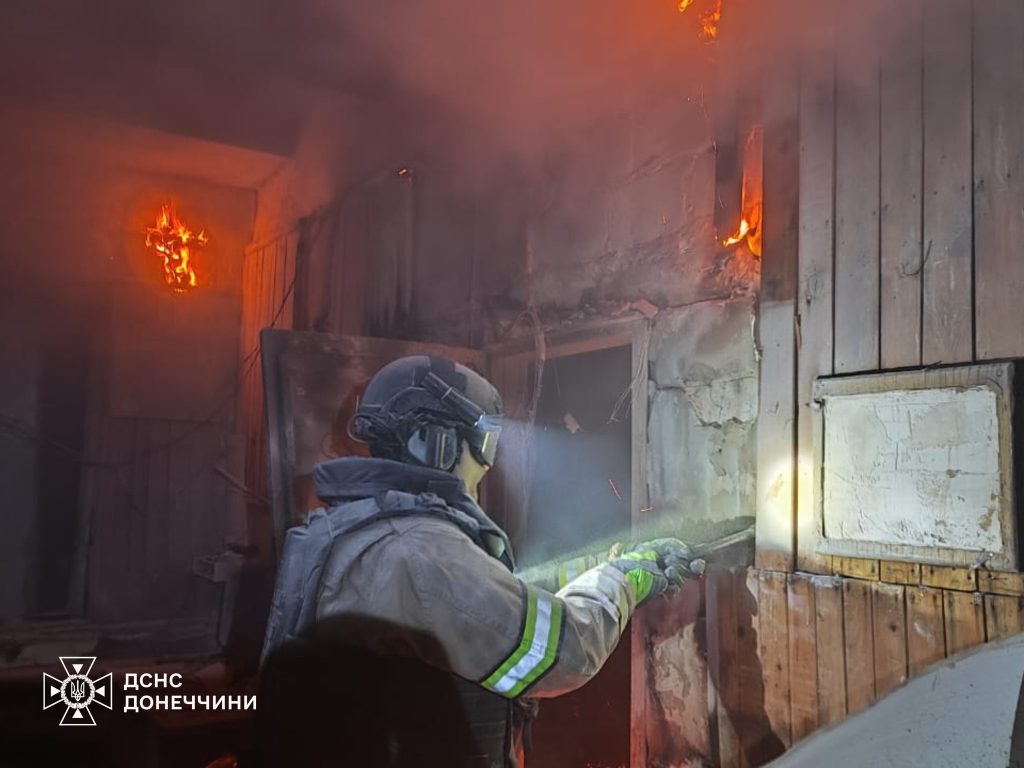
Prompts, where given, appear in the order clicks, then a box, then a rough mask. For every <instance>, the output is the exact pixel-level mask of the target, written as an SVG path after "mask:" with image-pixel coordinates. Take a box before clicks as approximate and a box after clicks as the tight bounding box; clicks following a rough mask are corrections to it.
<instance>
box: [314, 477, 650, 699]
mask: <svg viewBox="0 0 1024 768" xmlns="http://www.w3.org/2000/svg"><path fill="white" fill-rule="evenodd" d="M435 475H436V476H437V477H433V476H435ZM453 479H454V478H453V476H452V475H450V474H448V473H445V472H440V471H434V470H427V469H421V468H412V467H409V466H408V465H403V464H397V465H396V464H394V463H393V462H387V461H383V460H378V459H359V458H347V459H338V460H335V461H333V462H328V463H326V464H322V465H320V466H319V467H318V468H317V472H316V484H317V494H318V496H319V497H320V498H321V499H322V500H323V501H325V502H328V503H336V502H338V501H344V500H346V499H350V498H351V493H352V492H353V491H352V489H353V488H359V489H360V493H375V494H380V493H386V492H387V491H388V490H405V491H407V492H411V493H419V492H420V491H421V489H425V488H426V485H425V483H426V482H429V481H431V480H432V481H433V483H434V485H433V486H432V487H433V489H434V490H435V491H441V492H442V494H443V496H442V499H443V501H444V502H445V503H446V505H447V506H450V507H454V508H455V509H457V510H462V511H466V512H467V516H469V517H471V518H472V519H475V520H477V521H484V520H486V521H487V523H490V521H489V520H487V518H486V516H485V515H484V514H483V512H482V511H480V508H479V507H478V506H477V505H476V504H475V502H473V500H472V499H471V498H470V497H469V496H468V495H466V493H465V492H464V491H463V490H462V487H461V483H459V482H458V481H457V480H456V481H455V483H454V484H451V481H452V480H453ZM403 486H404V487H403ZM385 511H386V510H385ZM498 530H499V529H497V526H495V525H494V524H493V523H490V525H487V524H486V523H484V524H483V525H481V531H482V534H483V536H482V538H480V539H478V541H477V542H475V541H474V538H473V536H472V533H473V532H472V531H467V530H466V529H465V528H463V527H460V526H458V525H455V524H453V523H452V522H451V520H450V519H448V518H446V517H442V516H440V515H431V514H429V512H428V513H426V514H422V513H421V514H410V515H396V516H385V517H382V518H381V519H380V520H378V521H376V522H373V523H371V524H369V525H367V526H365V527H363V528H361V529H359V530H357V531H353V532H352V533H350V534H348V535H345V536H341V537H339V538H338V539H337V540H336V541H335V543H334V546H333V549H332V551H331V554H330V556H329V558H328V560H327V563H326V565H325V567H324V571H323V575H322V577H321V580H320V585H321V586H320V594H319V598H318V600H317V607H316V616H317V619H318V620H321V621H322V620H324V619H327V618H330V617H336V616H339V615H345V614H347V615H350V616H361V617H366V618H372V619H373V620H374V622H373V623H375V624H376V625H378V626H383V627H389V628H393V629H392V630H389V631H388V632H387V633H386V634H387V636H378V637H372V638H364V642H368V643H371V644H372V645H373V646H375V647H377V648H381V647H386V648H389V649H390V650H392V651H393V652H396V653H401V654H405V655H412V656H415V657H416V658H419V659H421V660H422V661H425V662H427V663H428V664H431V665H433V666H435V667H438V668H440V669H444V670H447V671H449V672H452V673H454V674H456V675H458V676H459V677H461V678H464V679H466V680H470V681H473V682H476V683H478V684H479V685H480V686H482V687H483V688H485V689H487V690H489V691H492V692H494V693H497V694H499V695H501V696H503V697H506V698H515V697H517V696H522V695H524V694H529V695H530V696H534V697H545V696H557V695H559V694H562V693H566V692H568V691H571V690H573V689H575V688H578V687H579V686H581V685H583V683H585V682H586V681H587V680H589V679H590V678H591V677H592V676H593V675H595V674H596V673H597V672H598V670H599V669H601V666H602V665H603V664H604V662H605V661H606V660H607V658H608V656H609V655H610V654H611V652H612V651H613V650H614V649H615V646H616V644H617V643H618V640H619V637H620V635H621V634H622V631H623V630H624V629H625V626H626V623H627V621H628V620H629V617H630V615H631V614H632V612H633V609H634V608H635V606H636V595H635V593H634V591H633V588H632V586H631V584H630V583H629V581H628V580H627V579H626V577H625V576H624V575H623V574H622V573H621V572H620V571H619V570H617V569H616V568H614V567H613V566H611V565H607V564H604V565H599V566H597V567H596V568H592V569H590V570H588V571H586V572H584V573H583V574H581V575H580V576H578V577H577V578H575V579H573V580H572V581H570V582H569V583H568V584H566V585H565V586H564V587H562V588H561V589H560V590H559V591H557V592H555V593H554V594H552V593H551V592H548V591H546V590H545V589H542V588H540V587H536V586H532V585H529V584H525V583H523V582H522V581H520V580H519V579H518V578H517V577H516V576H515V574H514V573H513V572H511V571H510V570H509V568H508V567H507V564H506V563H507V562H508V560H509V559H510V555H509V552H508V545H507V539H505V538H504V535H503V534H502V535H501V536H497V535H496V532H497V531H498ZM481 541H482V542H483V543H484V546H480V542H481ZM487 547H489V548H490V550H491V551H486V548H487ZM503 557H504V558H505V561H506V562H502V559H501V558H503ZM422 638H429V641H426V642H424V641H423V640H422Z"/></svg>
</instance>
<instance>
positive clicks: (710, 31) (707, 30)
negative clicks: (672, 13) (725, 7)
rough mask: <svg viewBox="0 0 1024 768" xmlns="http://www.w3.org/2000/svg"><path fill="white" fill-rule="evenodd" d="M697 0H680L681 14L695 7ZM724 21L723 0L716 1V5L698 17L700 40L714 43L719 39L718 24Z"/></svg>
mask: <svg viewBox="0 0 1024 768" xmlns="http://www.w3.org/2000/svg"><path fill="white" fill-rule="evenodd" d="M695 2H696V0H679V3H678V5H677V7H678V8H679V12H680V13H684V12H685V11H686V9H687V8H689V7H690V6H691V5H693V4H694V3H695ZM721 20H722V0H714V5H713V6H712V7H711V8H709V9H708V10H706V11H703V12H702V13H701V14H700V16H698V17H697V21H698V22H700V33H699V34H700V39H701V40H702V41H704V42H705V43H713V42H715V40H717V39H718V24H719V22H720V21H721Z"/></svg>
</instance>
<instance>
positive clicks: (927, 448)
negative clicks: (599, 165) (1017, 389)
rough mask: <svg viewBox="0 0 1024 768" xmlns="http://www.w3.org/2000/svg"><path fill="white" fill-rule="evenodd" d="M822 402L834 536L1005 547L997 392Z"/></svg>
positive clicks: (828, 523)
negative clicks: (1001, 526) (1000, 514)
mask: <svg viewBox="0 0 1024 768" xmlns="http://www.w3.org/2000/svg"><path fill="white" fill-rule="evenodd" d="M823 407H824V409H825V411H824V422H825V446H824V448H825V461H824V478H823V482H824V489H823V490H824V522H825V537H826V538H827V539H832V540H845V541H866V542H879V543H885V544H903V545H910V546H920V547H932V546H939V547H952V548H955V549H971V550H993V551H1000V550H1002V548H1003V537H1002V531H1001V529H1000V522H999V508H1000V474H999V422H998V418H997V412H996V394H995V392H994V391H992V390H991V389H989V388H986V387H980V386H977V387H969V388H946V389H918V390H892V391H889V392H880V393H873V394H856V395H834V396H829V397H826V398H825V401H824V406H823Z"/></svg>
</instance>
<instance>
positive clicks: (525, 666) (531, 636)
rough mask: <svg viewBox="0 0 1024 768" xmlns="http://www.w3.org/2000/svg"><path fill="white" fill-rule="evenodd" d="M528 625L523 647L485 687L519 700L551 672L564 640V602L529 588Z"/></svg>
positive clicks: (487, 681)
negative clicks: (534, 684) (528, 689)
mask: <svg viewBox="0 0 1024 768" xmlns="http://www.w3.org/2000/svg"><path fill="white" fill-rule="evenodd" d="M526 589H527V593H526V622H525V624H524V629H523V636H522V638H521V639H520V641H519V645H518V646H516V649H515V650H514V651H512V653H511V654H510V655H509V657H508V658H507V659H505V661H503V662H502V663H501V664H500V665H499V666H498V668H497V669H496V670H494V672H492V673H491V674H490V675H489V676H488V677H487V679H486V680H484V681H483V682H482V683H481V685H483V687H484V688H487V689H488V690H491V691H494V692H495V693H500V694H501V695H502V696H507V697H509V698H515V697H516V696H519V695H520V694H521V693H522V692H523V691H525V690H526V689H527V688H528V687H529V686H531V685H533V683H535V682H536V681H537V680H539V679H540V677H541V675H543V674H544V673H545V672H547V671H548V670H549V669H551V667H552V665H553V664H554V663H555V658H556V657H557V655H558V645H559V642H560V641H561V637H562V620H563V615H562V603H561V601H560V600H558V599H557V598H553V597H552V596H551V595H548V594H546V593H540V592H538V591H537V590H535V589H534V588H532V587H527V588H526Z"/></svg>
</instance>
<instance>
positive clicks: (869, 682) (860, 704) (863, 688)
mask: <svg viewBox="0 0 1024 768" xmlns="http://www.w3.org/2000/svg"><path fill="white" fill-rule="evenodd" d="M873 637H874V617H873V613H872V610H871V584H870V583H868V582H866V581H858V580H856V579H843V647H844V649H845V654H846V710H847V712H848V713H849V714H853V713H854V712H858V711H860V710H861V709H863V708H864V707H866V706H868V705H869V704H870V703H871V702H872V701H874V700H875V656H874V649H873Z"/></svg>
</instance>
